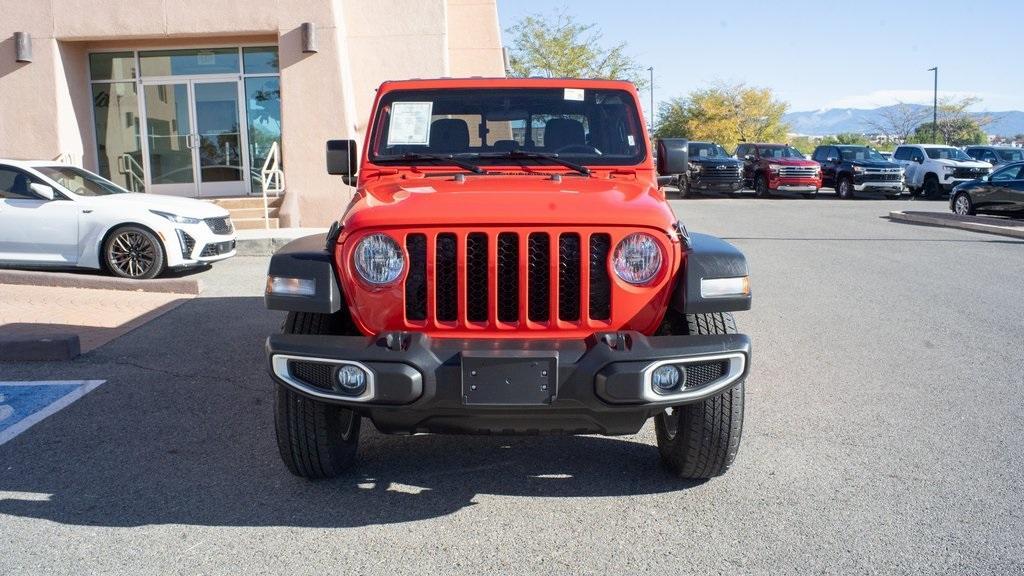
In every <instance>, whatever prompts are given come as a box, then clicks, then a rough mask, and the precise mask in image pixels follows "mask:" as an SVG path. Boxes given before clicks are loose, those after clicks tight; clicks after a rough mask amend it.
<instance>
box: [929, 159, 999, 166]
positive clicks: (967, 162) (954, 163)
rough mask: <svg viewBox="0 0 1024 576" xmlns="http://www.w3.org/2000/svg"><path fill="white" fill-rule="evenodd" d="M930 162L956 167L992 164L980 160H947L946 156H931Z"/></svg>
mask: <svg viewBox="0 0 1024 576" xmlns="http://www.w3.org/2000/svg"><path fill="white" fill-rule="evenodd" d="M932 162H935V163H937V164H942V165H943V166H955V167H957V168H991V167H992V165H991V164H989V163H988V162H981V161H979V160H947V159H946V158H933V159H932Z"/></svg>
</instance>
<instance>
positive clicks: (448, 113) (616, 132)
mask: <svg viewBox="0 0 1024 576" xmlns="http://www.w3.org/2000/svg"><path fill="white" fill-rule="evenodd" d="M379 110H380V111H379V113H378V115H377V120H376V122H375V125H374V132H373V135H372V136H371V139H370V142H371V147H370V148H371V152H370V160H371V161H372V162H376V163H384V164H387V163H399V164H401V163H409V162H410V161H412V160H418V161H420V162H422V161H426V160H427V159H425V158H424V157H423V155H431V154H434V155H442V156H448V155H453V156H454V157H456V158H463V159H467V160H472V161H473V162H474V163H479V164H491V165H494V164H505V165H507V164H509V163H510V158H509V156H507V153H510V152H526V153H537V154H533V155H532V156H531V155H530V154H518V155H515V160H514V162H513V163H514V164H538V165H551V164H552V163H551V162H550V161H549V160H546V159H544V158H542V157H541V154H558V157H559V158H561V159H564V160H569V161H572V162H575V163H577V164H581V165H632V164H637V163H639V162H641V161H643V160H644V159H645V157H646V148H645V141H644V134H643V128H642V126H643V124H642V123H641V122H640V117H639V114H637V110H636V106H635V104H634V101H633V97H632V95H631V94H630V93H628V92H626V91H624V90H594V89H589V88H587V89H582V88H580V89H574V88H486V89H484V88H473V89H439V90H415V91H413V90H404V91H395V92H391V93H388V94H387V95H385V96H384V98H383V99H382V101H381V103H380V107H379ZM412 155H420V157H418V158H416V157H414V156H412ZM435 160H436V159H435ZM417 163H418V162H417ZM437 163H439V164H442V165H443V164H444V160H443V158H442V159H440V160H438V162H437Z"/></svg>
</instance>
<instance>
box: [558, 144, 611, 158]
mask: <svg viewBox="0 0 1024 576" xmlns="http://www.w3.org/2000/svg"><path fill="white" fill-rule="evenodd" d="M573 151H575V152H582V153H583V154H597V155H598V156H601V155H602V154H601V151H600V150H598V149H597V148H594V147H593V146H590V145H587V144H569V145H568V146H562V147H561V148H559V149H558V150H555V154H561V153H563V152H573Z"/></svg>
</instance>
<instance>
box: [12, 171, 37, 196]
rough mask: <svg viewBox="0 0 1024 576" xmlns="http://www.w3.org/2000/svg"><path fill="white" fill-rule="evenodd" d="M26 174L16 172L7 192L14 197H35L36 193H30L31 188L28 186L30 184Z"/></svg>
mask: <svg viewBox="0 0 1024 576" xmlns="http://www.w3.org/2000/svg"><path fill="white" fill-rule="evenodd" d="M31 183H32V182H31V180H29V178H28V176H26V175H24V174H18V175H17V176H15V177H14V181H13V182H11V188H10V190H8V193H9V194H10V195H11V196H13V197H15V198H25V199H33V200H34V199H35V197H36V195H35V194H33V193H32V189H31V188H29V184H31Z"/></svg>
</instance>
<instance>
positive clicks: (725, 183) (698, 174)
mask: <svg viewBox="0 0 1024 576" xmlns="http://www.w3.org/2000/svg"><path fill="white" fill-rule="evenodd" d="M687 151H688V155H689V158H688V159H689V167H690V169H689V170H688V171H687V172H686V174H682V175H680V178H679V183H678V184H679V196H680V197H681V198H685V197H687V196H690V195H691V194H692V193H693V192H695V191H712V192H738V191H739V190H742V189H743V163H742V162H740V161H739V160H736V159H735V158H733V157H732V156H730V155H729V153H728V152H726V151H725V148H722V147H721V146H719V145H718V144H716V143H715V142H692V141H691V142H689V143H688V144H687Z"/></svg>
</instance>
